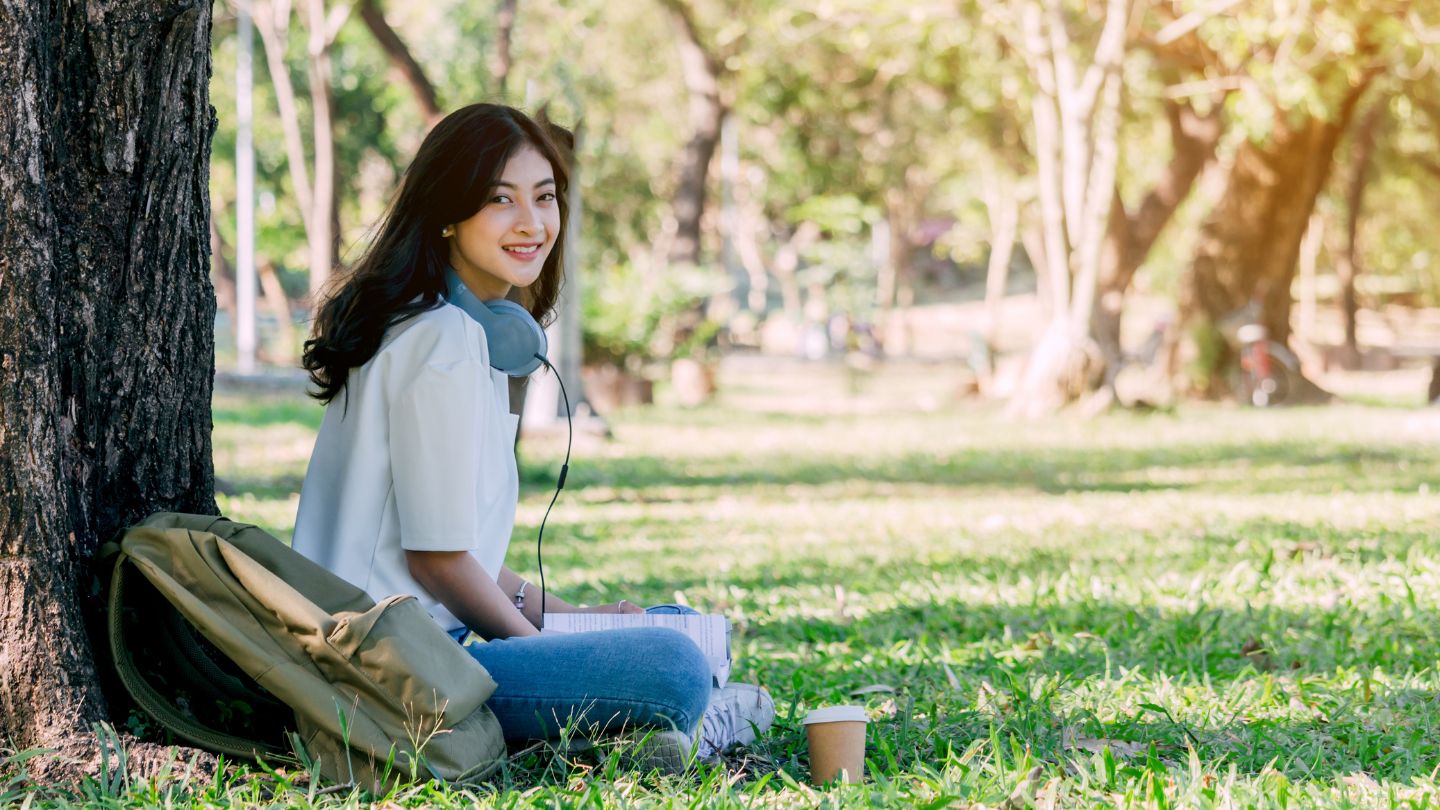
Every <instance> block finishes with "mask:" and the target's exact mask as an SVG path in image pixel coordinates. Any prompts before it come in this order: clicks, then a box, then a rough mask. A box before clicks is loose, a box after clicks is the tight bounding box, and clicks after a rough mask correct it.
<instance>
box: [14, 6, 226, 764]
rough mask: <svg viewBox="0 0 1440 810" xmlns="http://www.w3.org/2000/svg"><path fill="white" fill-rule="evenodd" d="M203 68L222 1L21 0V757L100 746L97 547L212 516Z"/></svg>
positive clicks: (17, 184)
mask: <svg viewBox="0 0 1440 810" xmlns="http://www.w3.org/2000/svg"><path fill="white" fill-rule="evenodd" d="M209 77H210V4H209V3H208V2H194V1H193V0H191V2H178V3H177V2H163V3H162V2H158V0H148V2H141V1H139V0H130V2H124V3H122V2H105V1H104V0H91V2H89V3H86V4H84V6H83V7H82V6H81V5H79V4H76V3H63V4H61V3H54V4H51V3H46V4H39V3H16V4H10V5H9V6H8V7H7V24H6V25H5V26H4V27H3V28H0V86H3V87H6V88H7V89H8V97H9V99H10V101H11V103H9V104H6V105H4V106H3V107H0V130H3V131H4V132H5V133H6V136H5V137H4V138H0V196H3V204H4V207H5V211H6V217H5V227H4V228H0V290H3V291H4V294H3V296H0V641H3V647H0V649H3V651H4V652H3V654H0V700H3V704H0V738H3V739H4V740H5V741H6V745H7V746H9V747H13V748H15V749H17V750H18V749H25V748H30V747H34V746H47V747H49V746H55V747H57V748H59V749H60V751H61V754H62V755H63V754H67V753H68V754H78V755H82V756H83V755H87V754H89V753H90V752H91V751H92V750H93V742H91V743H89V744H83V747H80V745H81V744H77V741H81V740H83V739H84V738H85V736H86V734H87V733H88V731H89V728H90V724H91V723H94V722H96V721H99V720H103V719H105V714H106V706H105V701H104V699H103V697H102V696H101V693H100V689H99V687H98V684H97V676H96V668H95V666H94V662H93V659H92V654H91V648H90V644H89V641H88V639H87V636H86V633H85V629H84V623H83V621H82V613H83V611H82V603H81V599H82V598H83V597H84V596H85V595H87V594H89V593H90V592H91V586H92V575H91V574H90V573H88V571H87V570H86V563H87V561H88V559H89V557H90V555H91V554H92V553H93V552H94V551H95V549H96V547H97V546H98V545H99V543H101V542H102V541H104V540H108V539H109V538H111V537H112V536H113V535H114V534H115V532H117V531H118V530H120V529H122V528H123V527H125V526H127V525H129V524H131V523H133V522H134V521H137V520H139V519H140V518H142V517H144V516H145V515H147V514H149V513H151V512H153V511H156V510H160V509H176V510H185V511H192V512H210V513H213V512H214V511H215V502H214V497H213V491H214V474H213V469H212V467H211V455H210V388H211V380H212V376H213V371H214V343H213V340H214V338H213V334H214V333H213V328H214V318H215V293H214V289H213V288H212V286H211V283H210V280H209V272H210V256H209V228H208V223H207V220H208V217H209V192H208V179H209V174H208V165H207V164H208V156H209V148H210V132H211V130H212V128H213V126H214V118H213V115H214V114H213V111H212V110H211V108H210V106H209V101H208V81H209ZM57 761H58V760H57ZM56 767H60V766H56ZM33 774H34V771H33V770H32V775H33Z"/></svg>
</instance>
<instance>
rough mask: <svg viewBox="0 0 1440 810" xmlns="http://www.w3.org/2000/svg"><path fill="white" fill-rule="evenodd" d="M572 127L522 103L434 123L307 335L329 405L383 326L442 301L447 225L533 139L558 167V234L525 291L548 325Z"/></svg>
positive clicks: (561, 241)
mask: <svg viewBox="0 0 1440 810" xmlns="http://www.w3.org/2000/svg"><path fill="white" fill-rule="evenodd" d="M573 144H574V141H573V138H572V136H571V135H570V133H569V132H568V131H567V130H565V129H563V128H561V127H559V126H556V125H554V124H552V123H550V122H549V121H548V120H546V119H545V118H544V116H543V115H542V116H541V119H540V120H539V121H536V120H535V119H532V118H530V117H529V116H527V115H525V113H523V112H521V111H519V110H517V109H515V108H514V107H506V106H503V105H499V104H471V105H470V106H468V107H464V108H462V109H459V110H456V111H455V112H453V113H451V114H449V115H447V116H446V117H445V118H444V120H442V121H441V122H440V123H438V124H436V125H435V128H434V129H432V130H430V134H428V135H426V136H425V140H424V142H423V143H421V144H420V150H419V151H418V152H417V153H416V154H415V159H414V161H412V162H411V163H410V168H409V169H407V170H406V172H405V176H404V178H403V179H402V180H401V183H400V190H399V192H397V193H396V195H395V199H394V201H393V202H392V203H391V204H390V210H389V211H387V212H386V214H385V217H384V219H382V220H381V222H380V224H379V225H378V226H377V227H376V229H375V238H374V241H373V242H372V243H371V245H370V247H369V248H368V249H367V250H366V251H365V253H364V254H363V255H362V256H361V257H360V259H359V260H358V261H357V262H356V263H355V266H354V268H353V269H352V270H350V271H349V272H348V273H346V274H345V275H343V276H341V277H338V278H336V279H335V282H334V284H333V286H332V288H331V292H330V294H329V296H328V297H327V298H325V300H324V302H323V303H322V304H321V305H320V308H319V311H318V312H317V313H316V315H315V325H314V327H313V330H312V332H311V337H310V339H309V340H307V341H305V354H304V359H303V365H304V367H305V370H306V371H308V372H310V381H311V382H313V383H314V384H315V385H316V386H317V387H318V389H319V390H317V391H312V392H311V394H310V395H311V396H313V397H315V398H316V399H318V400H320V401H321V402H329V401H330V400H332V399H334V398H335V397H336V395H338V394H339V393H340V391H341V390H343V389H344V388H345V381H346V379H347V378H348V377H349V375H350V369H352V368H358V367H359V366H362V365H364V364H365V362H366V361H368V360H369V359H370V358H371V357H374V356H375V352H377V351H379V349H380V341H381V339H382V338H383V337H384V336H385V330H387V329H389V328H390V327H391V326H392V325H394V324H396V323H399V322H401V321H404V320H406V319H408V318H412V317H414V316H415V315H417V314H419V313H421V312H424V311H426V310H429V309H434V308H435V307H438V306H440V304H441V301H442V298H441V293H442V292H443V291H444V289H445V268H446V267H447V266H449V262H450V249H449V243H448V242H447V241H446V240H445V238H444V237H442V236H441V235H440V230H441V229H442V228H444V227H445V226H447V225H453V224H455V223H457V222H462V221H464V220H467V219H469V218H470V217H472V216H474V215H475V214H476V213H477V212H478V211H479V210H480V209H481V208H482V207H483V206H484V205H485V203H486V201H487V200H489V199H490V196H491V194H492V193H493V192H494V190H495V187H496V184H497V183H499V182H500V180H501V176H500V175H501V173H502V172H503V171H504V170H505V164H506V162H507V161H509V160H510V157H511V156H512V155H514V154H515V153H516V152H517V151H519V150H520V149H521V148H522V147H524V146H533V147H534V148H535V149H536V150H537V151H539V152H540V154H541V155H543V156H544V157H545V159H546V160H548V161H550V166H551V167H552V168H553V169H554V177H555V185H556V189H555V196H556V199H557V200H558V203H559V206H560V231H559V233H558V234H557V235H556V237H555V244H554V245H553V246H551V248H550V255H549V256H548V257H547V258H546V259H545V264H544V266H543V267H542V268H541V271H540V277H539V278H538V279H536V280H535V283H534V284H531V285H530V286H529V287H528V288H526V289H525V290H523V291H520V296H521V303H522V304H523V305H524V306H525V307H526V309H528V310H530V314H531V315H533V316H535V319H536V320H538V321H540V322H541V323H542V324H543V323H545V322H546V321H547V320H549V317H550V313H551V311H552V310H553V309H554V308H555V299H556V297H557V296H558V295H559V294H560V283H561V280H562V279H563V277H564V275H565V274H564V256H565V225H566V221H567V219H568V218H569V217H568V215H569V205H568V203H567V197H566V189H567V188H568V186H569V171H568V167H569V164H568V158H569V152H570V150H571V148H572V147H573Z"/></svg>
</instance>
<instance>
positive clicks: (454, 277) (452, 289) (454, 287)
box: [445, 267, 575, 623]
mask: <svg viewBox="0 0 1440 810" xmlns="http://www.w3.org/2000/svg"><path fill="white" fill-rule="evenodd" d="M445 300H447V301H449V302H450V303H452V304H454V305H455V306H457V307H459V308H461V309H463V310H464V311H465V313H466V314H467V315H469V316H470V317H471V318H474V319H475V322H476V323H478V324H480V328H481V329H482V330H483V331H484V332H485V342H486V344H488V345H489V347H490V367H491V368H493V369H495V370H496V371H499V372H501V373H503V374H507V375H509V376H511V377H528V376H530V374H531V372H533V371H535V369H537V368H539V367H540V366H541V365H544V366H545V367H546V368H548V369H550V371H551V372H552V373H553V374H554V375H555V380H556V381H557V382H559V383H560V396H562V397H564V398H565V422H566V424H567V425H569V428H570V429H569V434H568V438H566V440H565V461H564V462H563V463H562V464H561V465H560V477H559V478H558V479H556V481H555V494H554V495H552V496H550V505H549V506H547V507H545V516H544V517H542V518H540V531H539V532H538V533H537V534H536V536H535V565H536V567H538V568H539V569H540V617H541V622H542V623H543V622H544V617H545V559H544V558H543V557H542V556H541V554H540V548H541V545H542V544H543V543H544V542H545V522H546V521H548V520H549V519H550V510H551V509H554V508H555V499H556V498H559V497H560V490H562V489H564V488H565V478H566V476H568V475H569V474H570V449H571V446H572V445H573V444H574V442H575V423H574V421H573V420H572V419H571V417H570V395H569V394H568V393H566V391H565V381H564V380H562V379H560V372H558V371H556V370H555V367H554V366H552V365H550V361H549V360H546V359H545V355H546V354H548V353H549V350H550V341H549V340H548V339H547V338H546V337H545V330H544V329H541V328H540V324H538V323H536V322H535V319H534V318H533V317H531V315H530V313H529V312H528V311H526V309H525V308H524V307H522V306H520V305H519V304H517V303H515V302H514V301H507V300H505V299H503V298H502V299H500V300H498V301H481V300H480V299H479V297H477V296H476V295H475V293H473V292H471V291H470V288H469V287H467V286H465V282H464V281H462V280H461V279H460V274H459V273H457V272H455V268H453V267H447V268H445Z"/></svg>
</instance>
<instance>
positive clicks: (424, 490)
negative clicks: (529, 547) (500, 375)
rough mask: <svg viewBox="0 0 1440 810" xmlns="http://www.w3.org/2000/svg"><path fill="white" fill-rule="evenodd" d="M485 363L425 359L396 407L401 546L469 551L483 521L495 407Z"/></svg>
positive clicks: (393, 447)
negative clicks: (487, 439)
mask: <svg viewBox="0 0 1440 810" xmlns="http://www.w3.org/2000/svg"><path fill="white" fill-rule="evenodd" d="M487 383H489V378H488V376H487V375H486V374H485V373H484V370H483V369H482V368H481V367H480V365H479V364H477V363H475V362H470V361H465V360H461V361H456V362H453V363H449V364H446V365H440V366H436V365H427V366H426V367H425V368H424V369H423V370H422V371H421V372H420V374H419V375H418V376H417V377H416V378H415V381H414V383H413V384H412V385H411V386H410V387H409V388H408V389H407V390H405V391H404V392H403V393H402V394H401V395H400V396H399V397H398V398H397V399H396V400H395V401H394V402H393V403H392V405H391V408H390V473H391V478H392V480H393V481H394V482H395V506H396V511H397V516H398V519H399V523H400V526H399V528H400V546H401V547H402V548H405V549H408V550H412V551H468V550H470V549H473V548H475V547H476V544H477V542H478V535H479V527H480V523H481V520H480V503H479V484H480V481H479V477H480V475H481V470H482V468H483V467H484V465H482V464H481V463H480V462H481V454H482V453H484V452H485V451H486V449H487V448H485V447H484V446H483V444H484V438H483V437H484V435H485V434H484V431H482V429H481V426H482V425H484V424H486V423H487V421H486V420H487V418H488V417H489V415H490V414H489V413H488V412H487V409H493V408H494V407H495V404H494V400H493V398H492V397H491V396H488V395H487V392H486V390H485V388H486V385H487Z"/></svg>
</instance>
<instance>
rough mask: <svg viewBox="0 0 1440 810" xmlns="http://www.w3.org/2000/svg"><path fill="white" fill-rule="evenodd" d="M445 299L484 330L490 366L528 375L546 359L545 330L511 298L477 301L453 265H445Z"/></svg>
mask: <svg viewBox="0 0 1440 810" xmlns="http://www.w3.org/2000/svg"><path fill="white" fill-rule="evenodd" d="M445 300H447V301H449V302H450V303H452V304H454V305H455V306H457V307H459V308H461V309H463V310H465V312H466V314H468V315H469V316H470V317H471V318H474V319H475V322H476V323H478V324H480V328H481V329H483V330H484V331H485V342H486V343H487V344H488V345H489V347H490V367H491V368H494V369H496V370H498V371H502V372H504V373H505V374H508V375H509V376H511V377H528V376H530V373H531V372H533V371H534V370H535V369H537V368H539V367H540V364H541V363H544V362H546V360H545V355H546V354H547V353H548V352H549V349H550V341H549V340H547V339H546V337H545V330H544V329H541V328H540V324H538V323H536V322H535V319H534V318H532V317H531V316H530V313H529V312H527V311H526V310H525V308H524V307H522V306H520V305H519V304H517V303H515V302H514V301H506V300H505V299H503V298H502V299H500V300H498V301H481V300H480V299H479V298H478V297H477V296H476V295H475V293H473V292H471V291H470V288H469V287H467V286H465V282H464V281H461V280H460V274H459V273H457V272H455V268H453V267H447V268H445Z"/></svg>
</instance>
